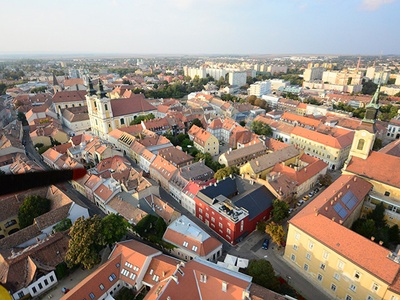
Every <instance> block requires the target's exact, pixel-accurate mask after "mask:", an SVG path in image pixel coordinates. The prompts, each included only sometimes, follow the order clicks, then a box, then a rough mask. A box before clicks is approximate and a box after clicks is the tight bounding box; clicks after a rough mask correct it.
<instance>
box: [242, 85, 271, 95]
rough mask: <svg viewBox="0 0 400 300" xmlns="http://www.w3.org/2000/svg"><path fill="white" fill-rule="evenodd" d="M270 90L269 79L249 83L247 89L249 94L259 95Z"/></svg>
mask: <svg viewBox="0 0 400 300" xmlns="http://www.w3.org/2000/svg"><path fill="white" fill-rule="evenodd" d="M270 92H271V83H270V82H269V81H257V82H255V83H253V84H251V85H250V87H249V88H248V89H247V93H248V94H249V95H254V96H257V97H261V96H262V95H266V94H269V93H270Z"/></svg>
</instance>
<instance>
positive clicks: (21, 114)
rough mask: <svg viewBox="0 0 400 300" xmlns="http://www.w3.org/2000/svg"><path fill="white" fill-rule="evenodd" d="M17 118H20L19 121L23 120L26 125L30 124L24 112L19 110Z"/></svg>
mask: <svg viewBox="0 0 400 300" xmlns="http://www.w3.org/2000/svg"><path fill="white" fill-rule="evenodd" d="M17 118H18V121H21V122H22V125H24V126H25V125H28V121H27V120H26V116H25V114H24V113H23V112H19V113H18V114H17Z"/></svg>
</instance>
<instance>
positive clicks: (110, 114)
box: [86, 81, 157, 139]
mask: <svg viewBox="0 0 400 300" xmlns="http://www.w3.org/2000/svg"><path fill="white" fill-rule="evenodd" d="M124 97H126V98H120V99H110V98H108V97H107V93H106V92H105V91H104V90H103V85H102V83H101V81H99V91H98V92H97V93H96V90H94V88H93V84H92V83H91V82H90V81H89V84H88V91H87V94H86V101H87V106H88V114H89V119H90V126H91V129H92V132H93V134H95V135H97V136H99V137H101V138H102V139H107V137H108V133H109V132H111V131H112V130H114V129H117V128H121V127H126V126H128V125H129V123H130V122H131V121H133V120H134V119H135V118H136V117H137V116H140V115H147V114H150V113H153V114H155V113H156V112H157V109H156V108H155V107H154V106H153V105H151V104H150V103H149V102H147V101H146V99H145V98H144V96H143V95H142V94H134V93H132V92H126V93H124Z"/></svg>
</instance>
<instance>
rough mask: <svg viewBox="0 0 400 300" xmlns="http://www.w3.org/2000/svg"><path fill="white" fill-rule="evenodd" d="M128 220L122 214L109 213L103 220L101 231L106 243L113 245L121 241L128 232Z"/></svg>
mask: <svg viewBox="0 0 400 300" xmlns="http://www.w3.org/2000/svg"><path fill="white" fill-rule="evenodd" d="M129 226H130V225H129V223H128V221H126V220H125V219H124V218H123V217H122V216H120V215H116V214H109V215H107V216H106V217H104V218H103V219H102V220H101V231H102V234H103V237H104V239H105V243H106V244H108V245H111V244H113V243H115V242H119V241H120V240H121V239H122V238H123V237H124V236H125V235H126V234H127V232H128V227H129Z"/></svg>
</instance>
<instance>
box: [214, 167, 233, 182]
mask: <svg viewBox="0 0 400 300" xmlns="http://www.w3.org/2000/svg"><path fill="white" fill-rule="evenodd" d="M231 174H239V169H238V168H237V167H235V166H231V167H224V168H222V169H219V170H218V171H217V172H215V174H214V178H215V179H216V180H222V179H224V178H225V177H228V176H229V175H231Z"/></svg>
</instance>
